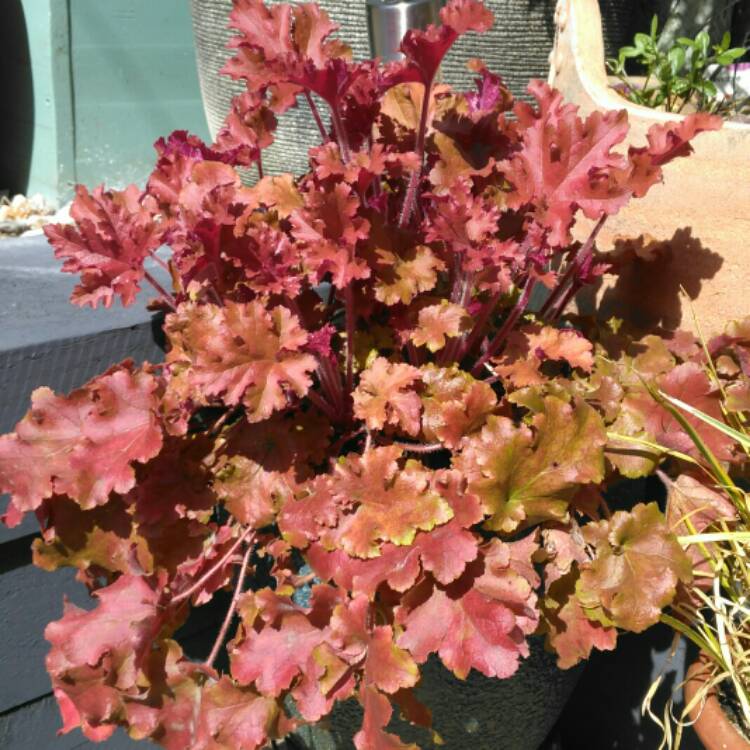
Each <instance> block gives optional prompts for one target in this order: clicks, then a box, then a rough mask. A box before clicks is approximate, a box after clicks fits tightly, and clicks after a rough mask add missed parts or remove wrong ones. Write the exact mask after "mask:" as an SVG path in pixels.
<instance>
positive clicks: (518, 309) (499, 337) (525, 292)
mask: <svg viewBox="0 0 750 750" xmlns="http://www.w3.org/2000/svg"><path fill="white" fill-rule="evenodd" d="M533 288H534V281H533V279H532V277H531V275H529V276H527V277H526V282H525V283H524V285H523V289H522V290H521V295H520V296H519V298H518V300H517V301H516V304H515V305H513V309H512V310H511V311H510V313H509V314H508V317H507V318H506V319H505V322H504V323H503V325H502V327H501V328H500V330H499V331H498V332H497V333H496V334H495V337H494V338H493V339H492V341H491V342H490V344H489V346H488V347H487V350H486V351H485V353H484V354H483V355H482V356H481V357H480V358H479V360H478V361H477V363H476V364H475V365H474V367H473V369H472V371H471V374H472V375H473V376H474V377H475V378H476V377H479V375H480V374H481V372H482V367H484V364H485V362H488V361H489V360H490V359H491V358H492V357H494V356H495V355H496V354H497V353H498V352H499V351H500V347H501V346H502V345H503V343H505V339H507V338H508V334H509V333H510V332H511V331H512V330H513V328H514V326H515V325H516V323H518V321H519V319H520V318H521V316H522V315H523V313H524V312H525V310H526V305H527V304H528V302H529V297H531V291H532V289H533Z"/></svg>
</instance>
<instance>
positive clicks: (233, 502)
mask: <svg viewBox="0 0 750 750" xmlns="http://www.w3.org/2000/svg"><path fill="white" fill-rule="evenodd" d="M213 488H214V491H215V492H216V495H217V497H218V498H219V500H221V501H222V502H223V503H224V507H225V508H226V509H227V510H228V511H229V512H230V513H231V514H232V515H233V516H234V517H235V518H236V519H237V520H238V521H239V522H240V523H241V524H243V526H253V527H254V528H256V529H260V528H263V527H264V526H268V525H269V524H271V523H273V522H274V520H275V519H276V513H277V511H278V509H279V507H281V505H282V503H283V502H284V501H285V500H286V499H287V498H288V497H290V496H291V495H292V494H293V482H292V481H291V479H290V477H288V476H285V475H284V474H280V473H279V472H275V471H266V470H265V469H264V468H263V467H262V466H261V465H260V464H257V463H255V461H252V460H251V459H249V458H246V457H245V456H232V457H231V458H228V457H226V456H222V457H221V459H220V460H219V462H218V463H217V465H216V469H215V479H214V482H213Z"/></svg>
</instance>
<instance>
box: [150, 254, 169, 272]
mask: <svg viewBox="0 0 750 750" xmlns="http://www.w3.org/2000/svg"><path fill="white" fill-rule="evenodd" d="M148 254H149V255H150V256H151V258H152V259H153V260H155V261H156V262H157V263H158V264H159V265H160V266H161V267H162V268H163V269H164V270H165V271H166V272H167V273H170V270H169V265H167V264H166V263H165V262H164V261H163V260H162V259H161V258H160V257H159V256H158V255H157V254H156V251H155V250H149V251H148Z"/></svg>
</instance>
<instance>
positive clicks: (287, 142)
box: [191, 0, 632, 173]
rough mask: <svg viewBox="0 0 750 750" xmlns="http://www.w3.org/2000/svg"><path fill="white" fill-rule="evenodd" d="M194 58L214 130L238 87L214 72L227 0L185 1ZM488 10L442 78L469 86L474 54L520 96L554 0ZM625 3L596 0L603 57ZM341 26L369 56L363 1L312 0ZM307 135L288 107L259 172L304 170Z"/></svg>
mask: <svg viewBox="0 0 750 750" xmlns="http://www.w3.org/2000/svg"><path fill="white" fill-rule="evenodd" d="M191 2H192V12H193V29H194V32H195V45H196V52H197V57H198V75H199V79H200V84H201V91H202V93H203V102H204V106H205V109H206V117H207V119H208V125H209V129H210V130H211V133H213V134H215V133H216V132H217V130H218V129H219V127H220V126H221V124H222V122H223V120H224V117H225V116H226V113H227V112H228V110H229V102H230V100H231V98H232V95H233V93H235V92H237V91H240V90H242V85H241V84H237V83H235V82H233V81H231V80H230V79H229V78H227V77H226V76H220V75H219V72H218V71H219V70H220V69H221V67H222V66H223V65H224V63H225V61H226V60H227V58H228V57H229V56H230V54H231V53H230V51H229V50H227V49H226V43H227V40H228V39H229V36H230V32H229V30H228V29H227V19H228V17H229V11H230V9H231V7H232V2H231V0H191ZM485 2H486V4H487V5H488V6H489V7H490V8H491V9H492V11H493V13H494V14H495V25H494V27H493V28H492V30H491V31H490V32H489V33H487V34H469V35H467V36H466V37H464V38H463V39H462V40H460V41H459V42H458V44H456V46H455V47H454V48H453V49H452V50H451V52H450V54H449V56H448V59H447V60H446V62H445V63H444V65H443V67H442V73H443V79H444V81H445V82H446V83H450V84H451V85H453V86H458V87H460V88H462V89H469V88H472V86H473V84H472V78H473V74H471V73H470V72H469V71H468V70H467V69H466V61H467V60H469V59H470V58H472V57H481V58H482V59H483V60H485V62H486V63H487V65H488V66H489V68H490V69H491V70H493V71H495V72H497V73H500V74H501V75H502V76H503V77H504V78H505V81H506V83H507V84H508V86H509V87H510V89H511V91H513V93H514V94H515V95H516V96H522V95H523V94H524V92H525V89H526V84H527V83H528V81H529V79H531V78H546V77H547V71H548V68H549V61H548V58H549V52H550V50H551V49H552V43H553V41H554V37H555V26H554V8H555V0H485ZM631 3H632V0H601V6H602V18H603V19H604V31H605V43H606V49H607V54H614V53H615V51H616V50H617V48H618V47H620V46H621V45H623V44H625V43H626V41H627V40H628V39H629V36H628V35H629V34H630V32H631V29H630V28H629V25H630V23H631V21H632V12H631V11H632V7H631ZM318 4H319V5H320V6H321V7H323V8H325V10H326V11H327V12H328V13H329V15H330V16H331V17H332V18H333V19H334V20H335V21H336V22H337V23H338V24H340V26H341V31H340V32H339V34H340V37H341V38H342V39H343V40H345V41H346V42H347V43H349V44H350V45H351V46H352V48H353V50H354V57H355V59H364V58H368V57H370V49H369V41H368V33H367V16H366V7H365V0H349V1H348V2H344V1H343V0H318ZM310 133H317V130H316V128H315V124H314V122H313V120H312V117H311V116H310V113H309V112H308V110H307V108H306V107H303V106H300V108H299V109H297V110H296V111H292V112H288V113H287V114H286V115H284V118H283V119H282V123H281V126H280V128H279V130H278V132H277V135H276V142H275V143H274V144H273V146H271V147H270V148H269V149H268V150H267V151H264V152H263V165H264V167H265V169H266V171H267V172H271V173H278V172H294V173H298V172H302V171H305V169H306V168H307V149H308V147H309V146H310V145H312V144H311V142H310Z"/></svg>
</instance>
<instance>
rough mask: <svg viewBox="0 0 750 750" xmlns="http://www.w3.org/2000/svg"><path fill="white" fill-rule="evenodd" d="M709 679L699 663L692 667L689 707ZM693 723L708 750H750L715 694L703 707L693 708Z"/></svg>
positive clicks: (691, 713) (712, 692)
mask: <svg viewBox="0 0 750 750" xmlns="http://www.w3.org/2000/svg"><path fill="white" fill-rule="evenodd" d="M706 675H707V670H706V667H705V665H704V664H703V663H702V662H701V661H700V660H698V661H696V662H694V663H693V664H692V665H691V666H690V668H689V669H688V679H687V682H686V683H685V688H684V690H685V703H686V704H687V703H689V702H690V701H691V700H692V699H693V698H694V697H695V694H696V693H697V692H698V690H699V689H700V688H702V687H703V685H704V684H705V681H706ZM690 720H691V721H693V722H694V724H693V729H694V730H695V733H696V734H697V735H698V737H699V738H700V740H701V742H702V743H703V746H704V747H705V748H706V750H750V742H748V741H747V740H746V739H745V738H744V737H743V736H742V735H741V734H740V733H739V731H738V730H737V729H736V728H735V726H734V725H733V724H732V722H731V721H730V720H729V719H728V718H727V715H726V714H725V713H724V710H723V709H722V707H721V704H720V703H719V699H718V698H717V697H716V693H715V692H714V691H713V690H712V691H711V692H710V693H709V695H708V698H707V699H706V701H705V703H704V705H703V706H702V707H701V704H700V703H698V704H697V705H696V706H695V707H694V708H693V710H692V711H691V712H690Z"/></svg>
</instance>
